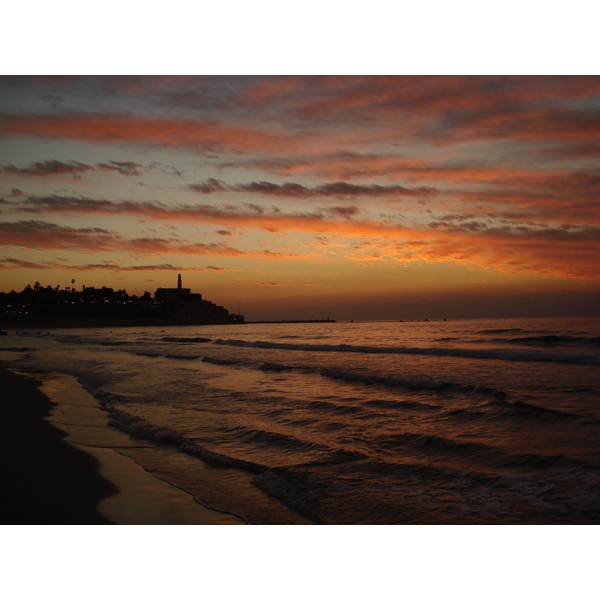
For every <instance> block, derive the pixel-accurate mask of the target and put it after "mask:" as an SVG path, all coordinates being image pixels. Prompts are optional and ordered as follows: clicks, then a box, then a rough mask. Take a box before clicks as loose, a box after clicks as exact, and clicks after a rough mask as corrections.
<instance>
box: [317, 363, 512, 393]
mask: <svg viewBox="0 0 600 600" xmlns="http://www.w3.org/2000/svg"><path fill="white" fill-rule="evenodd" d="M320 373H321V375H322V376H323V377H329V378H330V379H339V380H343V381H347V382H349V383H355V382H356V383H364V384H365V385H384V386H386V387H402V388H405V389H408V390H410V391H415V392H416V391H434V392H459V393H466V394H474V395H482V396H493V397H498V398H503V397H505V396H506V392H503V391H502V390H498V389H495V388H491V387H487V386H477V385H470V384H464V383H454V382H451V381H433V380H428V381H422V380H416V379H401V378H398V377H379V376H376V375H362V374H360V373H354V372H351V371H342V370H337V369H321V371H320Z"/></svg>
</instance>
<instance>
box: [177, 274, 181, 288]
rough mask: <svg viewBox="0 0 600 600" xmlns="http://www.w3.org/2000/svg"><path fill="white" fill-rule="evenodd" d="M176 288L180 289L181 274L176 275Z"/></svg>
mask: <svg viewBox="0 0 600 600" xmlns="http://www.w3.org/2000/svg"><path fill="white" fill-rule="evenodd" d="M177 289H178V290H180V289H181V275H178V276H177Z"/></svg>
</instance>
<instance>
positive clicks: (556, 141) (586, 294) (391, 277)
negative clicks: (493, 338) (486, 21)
mask: <svg viewBox="0 0 600 600" xmlns="http://www.w3.org/2000/svg"><path fill="white" fill-rule="evenodd" d="M599 140H600V77H598V76H593V75H592V76H574V75H568V76H506V75H496V76H471V75H465V76H454V75H444V76H420V75H406V76H394V75H388V76H352V75H339V76H324V75H316V76H308V75H293V76H284V75H279V76H276V75H262V76H252V75H240V76H234V75H226V76H219V75H210V76H175V75H171V76H108V75H96V76H75V75H64V76H2V77H0V291H4V292H9V291H11V290H15V291H21V290H22V289H23V288H24V287H25V286H26V285H27V284H31V285H33V284H34V283H35V282H39V283H40V284H41V285H43V286H46V285H51V286H53V287H55V286H56V285H61V286H62V287H66V286H70V285H71V280H72V279H74V280H75V287H76V288H81V286H83V285H85V286H95V287H101V286H103V285H105V286H108V287H112V288H114V289H125V290H127V292H128V293H129V294H136V295H140V294H143V293H144V292H145V291H150V292H151V293H154V291H155V290H156V288H158V287H174V286H175V285H176V281H177V275H178V274H179V273H181V275H182V278H183V283H184V287H189V288H191V289H192V291H194V292H198V293H201V294H202V295H203V297H204V298H206V299H208V300H211V301H213V302H215V303H216V304H219V305H222V306H225V308H227V309H228V310H229V311H230V312H238V309H239V310H240V312H241V313H242V314H244V315H245V316H246V319H250V320H261V319H265V320H268V319H325V318H328V317H330V318H332V319H338V320H346V319H348V320H349V319H355V320H356V319H422V318H430V319H438V318H470V317H474V318H479V317H528V316H543V317H545V316H572V315H583V316H589V315H600V270H599V266H600V167H599V157H600V141H599Z"/></svg>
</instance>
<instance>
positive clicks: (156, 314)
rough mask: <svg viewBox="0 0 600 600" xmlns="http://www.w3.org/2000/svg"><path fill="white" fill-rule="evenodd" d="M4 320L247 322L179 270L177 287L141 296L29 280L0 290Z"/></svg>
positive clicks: (36, 325)
mask: <svg viewBox="0 0 600 600" xmlns="http://www.w3.org/2000/svg"><path fill="white" fill-rule="evenodd" d="M72 283H73V284H74V280H73V282H72ZM0 323H1V324H2V325H3V327H4V329H52V328H62V327H134V326H153V325H154V326H169V325H223V324H233V323H244V317H243V316H242V315H236V314H232V313H230V312H229V311H228V310H226V309H225V308H223V307H222V306H217V305H216V304H214V303H213V302H210V301H208V300H205V299H203V298H202V295H201V294H196V293H192V291H191V290H190V289H189V288H184V287H183V285H182V281H181V275H179V277H178V281H177V287H174V288H158V289H157V290H156V292H155V293H154V295H152V294H151V293H150V292H145V293H144V294H143V295H142V296H135V295H133V296H130V295H129V294H128V293H127V292H126V291H125V290H114V289H113V288H109V287H102V288H95V287H86V286H83V287H82V288H81V289H76V288H75V287H74V285H73V286H72V287H67V288H64V289H61V287H60V286H56V287H52V286H50V285H48V286H46V287H43V286H41V285H40V284H39V283H36V284H35V285H34V286H31V285H28V286H27V287H26V288H25V289H24V290H23V291H22V292H15V291H12V292H9V293H0Z"/></svg>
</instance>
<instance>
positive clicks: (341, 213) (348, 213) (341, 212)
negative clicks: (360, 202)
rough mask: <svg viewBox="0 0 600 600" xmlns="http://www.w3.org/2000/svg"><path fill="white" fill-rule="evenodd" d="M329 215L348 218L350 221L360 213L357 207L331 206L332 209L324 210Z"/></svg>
mask: <svg viewBox="0 0 600 600" xmlns="http://www.w3.org/2000/svg"><path fill="white" fill-rule="evenodd" d="M324 210H326V211H327V212H328V213H330V214H332V215H335V216H336V217H346V218H347V219H349V218H350V217H353V216H354V215H357V214H358V213H359V212H360V209H358V208H357V207H356V206H331V207H330V208H327V209H324Z"/></svg>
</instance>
